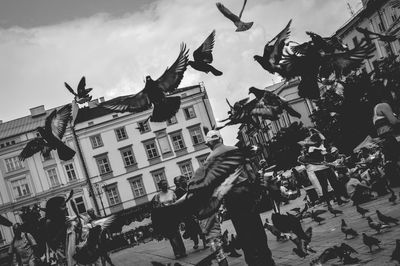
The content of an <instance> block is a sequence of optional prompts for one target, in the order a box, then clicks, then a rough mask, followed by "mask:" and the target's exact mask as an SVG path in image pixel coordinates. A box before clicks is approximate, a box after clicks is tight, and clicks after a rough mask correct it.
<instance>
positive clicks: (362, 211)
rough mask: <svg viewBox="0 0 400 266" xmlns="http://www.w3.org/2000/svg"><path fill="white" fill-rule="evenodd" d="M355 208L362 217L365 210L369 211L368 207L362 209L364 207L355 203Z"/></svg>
mask: <svg viewBox="0 0 400 266" xmlns="http://www.w3.org/2000/svg"><path fill="white" fill-rule="evenodd" d="M356 210H357V212H358V213H359V214H361V215H362V217H365V214H366V213H367V212H369V210H368V209H364V208H362V207H360V206H359V205H356Z"/></svg>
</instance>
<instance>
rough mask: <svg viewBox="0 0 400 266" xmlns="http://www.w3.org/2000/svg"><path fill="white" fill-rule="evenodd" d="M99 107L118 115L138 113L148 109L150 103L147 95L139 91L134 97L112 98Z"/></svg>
mask: <svg viewBox="0 0 400 266" xmlns="http://www.w3.org/2000/svg"><path fill="white" fill-rule="evenodd" d="M100 106H101V107H104V108H106V109H109V110H112V111H114V112H118V113H125V112H132V113H133V112H139V111H144V110H147V109H149V108H150V106H151V103H150V100H149V98H148V97H147V93H145V92H143V90H142V91H140V92H139V93H137V94H134V95H126V96H120V97H117V98H114V99H112V100H110V101H107V102H104V103H101V104H100Z"/></svg>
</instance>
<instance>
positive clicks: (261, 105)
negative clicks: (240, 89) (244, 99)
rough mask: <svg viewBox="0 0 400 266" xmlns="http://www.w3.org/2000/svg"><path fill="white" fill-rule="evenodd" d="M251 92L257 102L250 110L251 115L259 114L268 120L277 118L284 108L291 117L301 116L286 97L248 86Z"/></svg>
mask: <svg viewBox="0 0 400 266" xmlns="http://www.w3.org/2000/svg"><path fill="white" fill-rule="evenodd" d="M251 93H252V94H254V96H255V97H256V99H257V100H258V103H257V104H256V106H255V107H254V108H253V110H252V112H251V113H252V114H253V115H259V116H261V117H262V118H266V119H269V120H277V119H279V115H280V114H282V112H283V110H285V111H286V112H288V114H290V115H291V116H293V117H297V118H300V117H301V114H299V113H298V112H297V111H296V110H294V109H293V108H292V107H291V106H290V104H289V102H288V101H287V100H286V99H284V98H282V97H280V96H278V95H276V94H275V93H273V92H272V91H268V90H260V89H257V88H256V87H250V88H249V94H251Z"/></svg>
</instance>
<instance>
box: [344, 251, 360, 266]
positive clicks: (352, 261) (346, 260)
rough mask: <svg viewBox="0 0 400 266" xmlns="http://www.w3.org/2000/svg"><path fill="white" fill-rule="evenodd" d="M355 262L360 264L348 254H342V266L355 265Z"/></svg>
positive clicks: (357, 259)
mask: <svg viewBox="0 0 400 266" xmlns="http://www.w3.org/2000/svg"><path fill="white" fill-rule="evenodd" d="M357 262H360V259H359V258H355V257H351V256H350V255H349V254H346V253H345V254H344V256H343V265H347V264H355V263H357Z"/></svg>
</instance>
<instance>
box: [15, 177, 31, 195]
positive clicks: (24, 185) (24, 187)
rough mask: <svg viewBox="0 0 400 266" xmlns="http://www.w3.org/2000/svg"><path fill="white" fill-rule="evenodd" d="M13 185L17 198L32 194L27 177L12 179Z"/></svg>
mask: <svg viewBox="0 0 400 266" xmlns="http://www.w3.org/2000/svg"><path fill="white" fill-rule="evenodd" d="M11 187H12V190H13V192H14V196H15V198H20V197H23V196H27V195H30V194H31V191H30V189H29V185H28V180H27V179H26V178H21V179H18V180H14V181H11Z"/></svg>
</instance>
